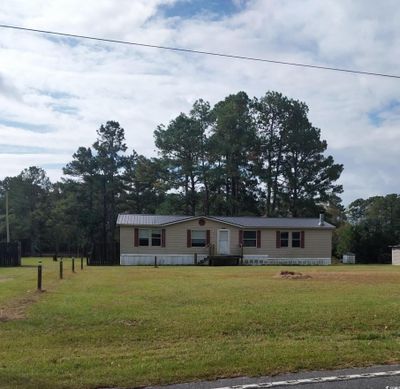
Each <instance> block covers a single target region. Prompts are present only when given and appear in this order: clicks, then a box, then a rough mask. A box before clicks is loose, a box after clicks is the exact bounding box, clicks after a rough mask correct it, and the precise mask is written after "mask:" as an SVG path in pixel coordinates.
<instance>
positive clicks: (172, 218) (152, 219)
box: [117, 214, 192, 226]
mask: <svg viewBox="0 0 400 389" xmlns="http://www.w3.org/2000/svg"><path fill="white" fill-rule="evenodd" d="M191 218H192V216H176V215H142V214H120V215H118V219H117V225H139V226H158V225H163V224H168V223H174V222H178V221H182V220H186V219H191Z"/></svg>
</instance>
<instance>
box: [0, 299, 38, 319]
mask: <svg viewBox="0 0 400 389" xmlns="http://www.w3.org/2000/svg"><path fill="white" fill-rule="evenodd" d="M42 293H43V292H35V293H33V294H31V295H29V296H26V297H24V298H22V299H18V300H14V301H12V302H10V303H9V304H8V305H6V306H3V307H0V322H6V321H11V320H22V319H25V318H26V312H27V310H28V308H29V307H30V306H31V305H32V304H34V303H35V302H36V301H37V300H38V299H39V297H40V295H41V294H42Z"/></svg>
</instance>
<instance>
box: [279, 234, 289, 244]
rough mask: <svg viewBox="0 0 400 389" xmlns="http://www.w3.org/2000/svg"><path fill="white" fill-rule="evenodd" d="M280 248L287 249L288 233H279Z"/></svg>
mask: <svg viewBox="0 0 400 389" xmlns="http://www.w3.org/2000/svg"><path fill="white" fill-rule="evenodd" d="M281 247H289V233H288V232H281Z"/></svg>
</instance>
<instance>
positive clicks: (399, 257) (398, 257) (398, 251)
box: [390, 244, 400, 265]
mask: <svg viewBox="0 0 400 389" xmlns="http://www.w3.org/2000/svg"><path fill="white" fill-rule="evenodd" d="M390 247H391V248H392V265H400V244H397V245H395V246H390Z"/></svg>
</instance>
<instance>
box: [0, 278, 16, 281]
mask: <svg viewBox="0 0 400 389" xmlns="http://www.w3.org/2000/svg"><path fill="white" fill-rule="evenodd" d="M13 279H14V277H0V282H6V281H11V280H13Z"/></svg>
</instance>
